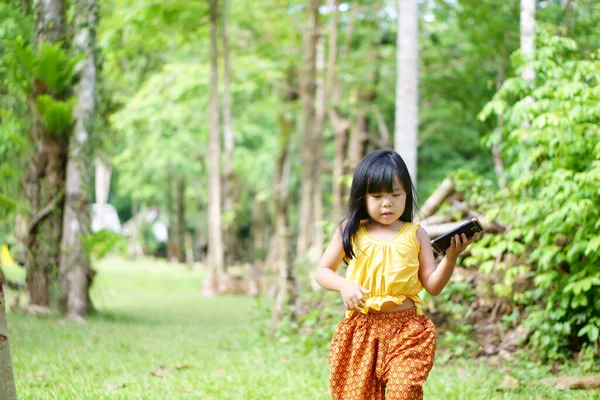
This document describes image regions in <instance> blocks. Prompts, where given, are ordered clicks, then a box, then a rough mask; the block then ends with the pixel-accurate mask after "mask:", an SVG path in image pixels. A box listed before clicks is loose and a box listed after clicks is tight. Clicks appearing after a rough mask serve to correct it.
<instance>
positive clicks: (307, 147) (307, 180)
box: [296, 0, 320, 257]
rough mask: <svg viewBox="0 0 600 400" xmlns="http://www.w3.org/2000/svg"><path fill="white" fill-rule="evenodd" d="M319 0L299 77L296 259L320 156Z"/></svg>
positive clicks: (303, 247) (304, 242)
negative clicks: (317, 142) (300, 118)
mask: <svg viewBox="0 0 600 400" xmlns="http://www.w3.org/2000/svg"><path fill="white" fill-rule="evenodd" d="M319 6H320V1H318V0H309V8H308V9H309V25H308V27H307V29H306V31H305V33H304V54H305V60H306V61H305V65H306V69H305V71H304V73H303V74H302V91H301V93H302V108H303V110H304V126H303V131H304V137H303V141H302V153H301V154H302V192H301V193H302V194H301V196H302V197H301V200H300V216H299V221H300V224H299V228H298V230H299V232H298V242H297V246H296V256H297V257H301V256H303V255H305V254H306V252H307V251H308V248H309V246H310V231H311V225H312V222H313V221H314V209H313V207H312V205H313V202H314V200H313V199H314V197H313V196H314V188H315V184H316V183H315V181H314V176H315V166H316V160H317V158H318V157H319V156H318V155H320V153H318V152H317V151H316V150H318V149H317V147H315V142H314V141H315V138H316V136H317V134H320V132H319V133H317V132H316V128H315V123H316V109H315V98H316V90H317V84H316V80H317V65H316V58H317V41H318V30H319Z"/></svg>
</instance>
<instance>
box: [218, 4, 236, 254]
mask: <svg viewBox="0 0 600 400" xmlns="http://www.w3.org/2000/svg"><path fill="white" fill-rule="evenodd" d="M228 6H229V2H228V1H227V0H223V15H222V16H221V37H222V39H223V134H224V139H225V140H224V142H225V171H224V183H225V188H224V189H225V199H224V203H223V212H224V214H226V215H227V226H226V227H225V229H226V230H225V232H226V236H225V240H224V241H225V245H226V246H225V254H226V255H227V260H228V262H230V263H231V262H233V260H234V258H235V254H236V248H235V244H236V242H237V240H236V237H235V230H236V228H235V227H236V223H235V221H236V218H234V216H233V215H232V214H233V213H234V212H235V210H234V204H235V177H234V172H233V149H234V147H235V136H234V132H233V118H232V115H231V89H230V87H229V83H230V81H231V66H230V62H229V36H228V33H227V12H228Z"/></svg>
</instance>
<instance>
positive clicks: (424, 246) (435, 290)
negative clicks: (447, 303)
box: [417, 227, 475, 296]
mask: <svg viewBox="0 0 600 400" xmlns="http://www.w3.org/2000/svg"><path fill="white" fill-rule="evenodd" d="M417 240H418V241H419V245H420V247H421V251H420V252H419V279H420V280H421V284H422V285H423V287H424V288H425V290H427V292H428V293H429V294H431V295H432V296H437V295H438V294H440V293H441V292H442V289H444V287H446V285H447V284H448V281H449V280H450V277H452V273H453V272H454V267H455V266H456V260H457V258H458V255H459V254H460V253H462V252H463V251H465V249H466V248H467V247H468V246H469V245H470V244H471V243H473V241H474V240H475V236H473V237H472V238H471V239H470V240H469V239H467V236H466V235H465V234H464V233H463V234H462V235H461V236H459V235H455V236H453V237H452V239H451V241H450V247H449V248H448V250H446V256H445V257H444V259H443V260H442V261H441V262H440V264H439V265H437V263H436V262H435V257H434V256H433V249H432V248H431V243H430V239H429V235H428V234H427V232H425V229H423V228H422V227H419V229H418V230H417Z"/></svg>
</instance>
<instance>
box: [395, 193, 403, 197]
mask: <svg viewBox="0 0 600 400" xmlns="http://www.w3.org/2000/svg"><path fill="white" fill-rule="evenodd" d="M403 194H404V193H394V194H393V196H394V197H398V196H402V195H403Z"/></svg>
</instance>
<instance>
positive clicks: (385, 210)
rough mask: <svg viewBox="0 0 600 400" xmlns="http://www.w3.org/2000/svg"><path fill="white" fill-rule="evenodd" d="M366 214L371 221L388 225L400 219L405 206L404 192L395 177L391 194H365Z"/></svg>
mask: <svg viewBox="0 0 600 400" xmlns="http://www.w3.org/2000/svg"><path fill="white" fill-rule="evenodd" d="M366 203H367V213H369V217H370V218H371V221H373V222H376V223H379V224H382V225H390V224H392V223H394V222H395V221H397V220H398V219H400V217H401V216H402V214H403V213H404V207H405V206H406V191H405V190H404V188H403V187H402V184H401V183H400V179H398V177H397V176H395V177H394V183H393V191H392V193H383V192H382V193H367V201H366Z"/></svg>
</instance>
